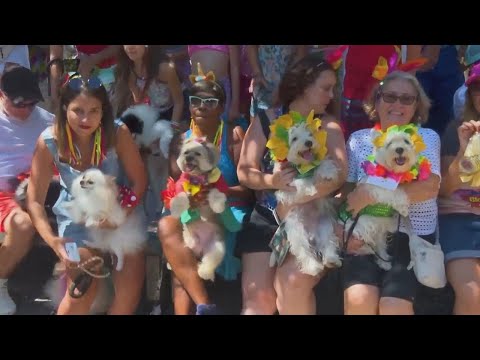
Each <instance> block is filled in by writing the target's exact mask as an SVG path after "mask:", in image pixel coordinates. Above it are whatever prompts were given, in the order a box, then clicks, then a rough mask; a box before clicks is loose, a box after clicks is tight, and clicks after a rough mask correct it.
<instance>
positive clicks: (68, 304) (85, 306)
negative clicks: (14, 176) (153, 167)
mask: <svg viewBox="0 0 480 360" xmlns="http://www.w3.org/2000/svg"><path fill="white" fill-rule="evenodd" d="M55 168H56V169H58V172H59V174H60V182H61V185H62V191H61V193H60V197H59V199H58V201H57V203H56V204H55V207H54V213H55V214H56V215H57V223H58V235H56V234H55V233H54V232H53V231H52V229H51V227H50V225H49V223H48V220H47V217H46V214H45V211H44V209H43V203H44V200H45V195H46V193H47V189H48V184H49V182H50V179H51V178H52V174H53V171H54V169H55ZM90 168H98V169H100V170H101V171H102V172H103V173H105V174H108V175H112V176H117V175H118V173H119V171H120V170H121V169H122V168H123V171H124V172H125V174H126V176H127V178H128V180H129V181H130V183H131V185H130V186H131V187H130V189H129V201H128V203H126V207H125V209H126V211H127V213H128V214H131V213H132V211H135V210H134V209H135V206H136V205H137V203H138V201H134V200H135V198H136V199H141V198H142V196H143V193H144V191H145V187H146V176H145V168H144V166H143V162H142V160H141V158H140V154H139V152H138V149H137V146H136V145H135V143H134V141H133V138H132V136H131V134H130V132H129V130H128V128H127V127H126V126H125V125H123V124H122V123H121V122H118V121H114V117H113V112H112V107H111V105H110V102H109V99H108V95H107V92H106V90H105V87H104V86H103V84H102V83H101V82H100V80H99V79H98V78H96V77H93V76H92V77H90V78H89V79H84V78H82V77H81V76H80V75H79V74H75V75H72V76H68V77H65V80H64V83H63V85H62V87H61V89H60V100H59V106H58V109H57V112H56V118H55V125H54V126H53V127H50V128H47V129H46V130H45V131H44V132H43V133H42V135H41V136H40V138H39V139H38V142H37V147H36V150H35V154H34V156H33V161H32V173H31V178H30V183H29V186H28V197H27V199H28V200H27V206H28V210H29V213H30V215H31V218H32V221H33V224H34V225H35V227H36V229H37V230H38V232H39V233H40V235H41V236H42V238H43V239H45V241H46V242H47V243H48V245H50V247H51V248H52V249H53V250H54V251H55V253H56V254H57V255H58V257H59V258H60V260H61V261H62V262H63V263H64V264H65V265H66V269H67V273H66V275H67V279H68V284H67V286H68V288H70V286H71V284H72V282H74V281H75V280H78V279H79V278H80V276H82V275H83V276H85V274H84V273H83V272H80V271H79V269H78V268H77V267H78V265H79V264H78V263H76V262H73V261H72V260H71V259H70V258H69V257H68V255H67V253H66V249H65V244H66V243H67V242H75V243H76V245H77V247H78V250H79V255H80V262H81V263H83V262H85V261H86V260H88V259H90V258H92V257H93V256H95V255H98V253H97V252H93V251H92V250H91V249H89V248H88V247H87V246H86V245H85V243H84V242H83V241H84V240H87V239H88V235H87V229H86V227H85V226H84V225H82V224H74V223H73V222H72V219H71V217H70V215H69V213H68V212H67V210H66V209H65V208H64V207H63V205H64V204H65V203H66V202H68V201H70V200H71V194H70V189H71V184H72V182H73V181H74V179H75V178H77V177H78V175H80V174H81V173H82V172H84V171H85V170H87V169H90ZM91 185H94V184H91ZM129 205H130V206H129ZM136 209H137V210H141V208H140V207H137V208H136ZM100 227H101V228H104V229H111V228H113V226H112V225H111V224H109V223H108V222H103V223H101V224H100ZM144 271H145V266H144V254H143V252H139V253H136V254H133V255H126V256H125V263H124V266H123V269H122V270H121V271H115V270H112V272H113V275H112V276H113V283H114V287H115V298H114V300H113V302H112V304H111V306H110V308H109V310H108V314H110V315H114V314H123V315H126V314H133V313H134V312H135V311H136V308H137V305H138V302H139V300H140V296H141V290H142V286H143V278H144ZM87 284H88V283H87ZM79 285H80V284H79ZM97 288H98V281H97V280H96V279H92V282H91V283H90V286H88V285H87V286H85V288H83V289H80V288H79V290H80V292H82V291H83V296H82V295H81V294H80V296H79V297H78V298H77V296H74V297H72V295H71V294H70V291H67V292H66V294H65V296H64V297H63V300H62V301H61V303H60V305H59V308H58V311H57V314H59V315H72V314H78V315H80V314H88V313H89V310H90V308H91V305H92V303H93V301H94V300H95V296H96V292H97Z"/></svg>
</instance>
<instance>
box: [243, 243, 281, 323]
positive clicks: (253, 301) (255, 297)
mask: <svg viewBox="0 0 480 360" xmlns="http://www.w3.org/2000/svg"><path fill="white" fill-rule="evenodd" d="M269 260H270V253H269V252H258V253H248V254H243V256H242V297H243V309H242V314H243V315H273V314H274V313H275V310H276V308H277V306H276V298H277V295H276V293H275V289H274V287H273V279H274V274H275V269H274V268H271V267H270V266H269Z"/></svg>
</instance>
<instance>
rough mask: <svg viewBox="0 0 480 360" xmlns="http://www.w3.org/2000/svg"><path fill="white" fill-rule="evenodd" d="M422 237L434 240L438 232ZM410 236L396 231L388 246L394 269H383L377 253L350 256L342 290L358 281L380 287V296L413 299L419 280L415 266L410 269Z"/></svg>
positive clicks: (343, 270)
mask: <svg viewBox="0 0 480 360" xmlns="http://www.w3.org/2000/svg"><path fill="white" fill-rule="evenodd" d="M421 237H422V238H423V239H425V240H427V241H429V242H430V243H432V244H433V243H435V234H431V235H425V236H424V235H422V236H421ZM408 240H409V239H408V235H407V234H404V233H397V236H396V237H395V239H393V240H392V241H391V243H389V245H388V249H387V251H388V254H389V255H390V256H391V257H392V268H391V269H390V270H388V271H385V270H383V269H381V268H380V267H379V266H378V265H377V263H376V261H375V260H376V256H375V255H359V256H355V255H347V256H346V257H345V259H344V260H343V267H342V272H343V289H344V290H346V289H348V288H349V287H351V286H353V285H356V284H364V285H372V286H376V287H378V288H379V289H380V297H394V298H399V299H404V300H408V301H411V302H413V301H414V299H415V295H416V293H417V289H418V287H419V282H418V281H417V278H416V277H415V273H414V271H413V269H410V270H408V269H407V266H408V264H409V263H410V248H409V246H408Z"/></svg>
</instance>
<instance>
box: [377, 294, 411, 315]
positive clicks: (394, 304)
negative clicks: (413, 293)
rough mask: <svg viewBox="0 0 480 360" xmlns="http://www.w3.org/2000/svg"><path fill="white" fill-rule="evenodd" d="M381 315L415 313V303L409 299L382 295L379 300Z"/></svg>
mask: <svg viewBox="0 0 480 360" xmlns="http://www.w3.org/2000/svg"><path fill="white" fill-rule="evenodd" d="M379 313H380V315H413V303H412V302H411V301H409V300H405V299H400V298H394V297H382V298H381V299H380V302H379Z"/></svg>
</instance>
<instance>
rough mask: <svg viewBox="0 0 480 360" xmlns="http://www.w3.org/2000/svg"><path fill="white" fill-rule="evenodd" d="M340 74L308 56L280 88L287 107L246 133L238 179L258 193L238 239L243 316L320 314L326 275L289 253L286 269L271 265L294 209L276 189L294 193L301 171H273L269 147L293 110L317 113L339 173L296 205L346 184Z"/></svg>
mask: <svg viewBox="0 0 480 360" xmlns="http://www.w3.org/2000/svg"><path fill="white" fill-rule="evenodd" d="M335 84H336V75H335V70H334V68H333V67H332V65H331V64H330V63H328V62H326V61H323V60H322V58H321V57H320V56H319V55H318V54H309V55H307V56H306V57H304V58H303V59H301V60H299V61H298V62H297V63H295V64H294V65H293V66H292V67H291V68H290V69H287V71H286V73H285V75H284V76H283V78H282V80H281V83H280V87H279V99H280V102H281V104H283V107H282V108H272V109H268V110H265V111H263V110H260V111H259V112H258V114H257V115H256V116H255V117H254V118H253V120H252V122H251V125H250V127H249V129H248V131H247V133H246V135H245V140H244V144H243V147H242V153H241V156H240V162H239V165H238V170H237V171H238V177H239V179H240V182H241V183H242V184H243V185H245V186H247V187H249V188H251V189H253V190H256V191H257V202H256V205H255V208H254V211H253V213H252V216H251V218H250V221H249V223H247V224H245V226H244V230H243V231H242V233H241V234H240V235H239V241H238V242H239V250H240V252H241V253H242V254H243V255H242V263H243V278H242V287H243V313H244V314H247V315H249V314H265V315H271V314H273V313H274V312H275V310H276V309H278V312H279V313H280V314H282V315H283V314H315V313H316V299H315V294H314V292H313V289H314V287H315V285H316V284H317V283H318V282H319V280H320V279H321V278H322V276H323V275H324V274H325V271H322V272H320V273H319V274H318V275H316V276H312V275H307V274H304V273H302V272H301V271H300V270H299V268H298V265H297V260H296V259H295V257H294V256H293V255H292V254H291V253H289V254H287V255H286V257H285V259H284V261H283V263H282V264H281V266H279V267H277V268H274V267H270V265H269V260H270V255H271V251H272V250H271V249H270V246H269V244H270V241H271V240H272V237H273V235H274V233H275V232H276V230H277V229H278V227H279V223H280V222H281V220H282V219H283V218H284V217H285V216H286V214H287V213H288V211H289V210H290V209H291V206H285V205H282V204H281V203H279V204H278V205H277V201H276V199H275V196H274V192H275V191H276V190H285V191H294V190H295V188H294V187H292V186H290V185H289V184H290V183H291V182H292V181H293V180H294V179H295V178H296V176H297V174H298V172H297V170H296V169H295V168H294V167H293V166H292V167H291V166H287V167H284V168H283V169H281V170H280V169H279V170H278V171H273V166H272V162H271V159H270V157H269V153H268V149H267V148H266V144H267V140H268V137H269V125H270V123H271V122H273V121H274V120H275V119H277V118H278V117H279V116H280V115H282V114H285V113H287V112H288V111H295V112H298V113H299V114H300V115H301V116H302V117H305V118H306V117H307V116H308V115H309V113H310V112H311V111H312V109H313V111H314V113H315V114H316V116H315V117H319V118H320V119H321V128H322V129H324V130H326V133H327V143H326V148H327V154H329V156H330V157H331V158H332V159H333V160H334V161H335V163H336V166H337V168H338V169H339V175H338V177H337V179H336V180H332V181H328V182H325V181H320V182H318V183H316V184H315V187H316V191H317V193H316V194H315V195H313V196H306V197H304V198H303V199H302V200H301V201H299V202H297V203H295V204H294V206H295V205H300V204H304V203H308V202H310V201H313V200H316V199H319V198H326V197H329V196H331V194H332V193H334V192H335V191H337V190H338V189H339V188H340V186H341V185H342V184H343V182H344V180H345V176H346V172H347V171H346V170H347V157H346V151H345V140H344V138H343V134H342V130H341V128H340V126H339V124H338V122H337V121H336V120H335V119H334V118H333V117H332V116H331V115H330V114H331V113H332V111H331V110H332V107H333V102H332V99H333V98H334V88H335Z"/></svg>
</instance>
